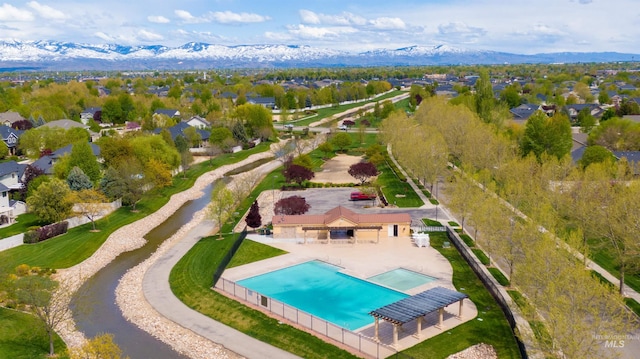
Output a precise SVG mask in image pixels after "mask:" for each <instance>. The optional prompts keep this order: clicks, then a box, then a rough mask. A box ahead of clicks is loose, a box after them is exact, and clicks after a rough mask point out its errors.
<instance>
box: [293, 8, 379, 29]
mask: <svg viewBox="0 0 640 359" xmlns="http://www.w3.org/2000/svg"><path fill="white" fill-rule="evenodd" d="M299 14H300V18H301V20H302V23H304V24H310V25H321V24H322V25H337V26H362V25H365V24H366V23H367V20H366V19H365V18H364V17H362V16H358V15H355V14H352V13H350V12H343V13H341V14H337V15H327V14H322V13H315V12H313V11H310V10H300V11H299Z"/></svg>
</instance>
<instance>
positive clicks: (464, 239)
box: [460, 234, 476, 248]
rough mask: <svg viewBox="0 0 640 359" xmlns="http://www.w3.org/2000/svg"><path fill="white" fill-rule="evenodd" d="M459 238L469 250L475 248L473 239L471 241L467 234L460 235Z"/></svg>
mask: <svg viewBox="0 0 640 359" xmlns="http://www.w3.org/2000/svg"><path fill="white" fill-rule="evenodd" d="M460 238H462V240H463V241H464V243H465V244H466V245H467V246H468V247H469V248H473V247H475V245H476V244H475V243H474V242H473V239H471V237H469V235H467V234H461V235H460Z"/></svg>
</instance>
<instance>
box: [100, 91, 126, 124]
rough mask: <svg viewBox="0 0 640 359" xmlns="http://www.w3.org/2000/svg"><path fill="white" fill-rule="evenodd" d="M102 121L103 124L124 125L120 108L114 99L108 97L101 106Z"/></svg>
mask: <svg viewBox="0 0 640 359" xmlns="http://www.w3.org/2000/svg"><path fill="white" fill-rule="evenodd" d="M102 121H103V122H105V123H124V121H123V118H122V107H121V106H120V102H119V101H118V99H117V98H115V97H109V98H108V99H107V100H106V101H105V102H104V104H103V105H102Z"/></svg>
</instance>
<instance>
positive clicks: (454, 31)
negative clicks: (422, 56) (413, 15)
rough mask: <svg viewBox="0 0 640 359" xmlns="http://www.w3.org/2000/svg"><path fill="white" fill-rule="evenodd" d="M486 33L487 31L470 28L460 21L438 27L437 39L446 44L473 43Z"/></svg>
mask: <svg viewBox="0 0 640 359" xmlns="http://www.w3.org/2000/svg"><path fill="white" fill-rule="evenodd" d="M486 33H487V30H485V29H483V28H480V27H472V26H469V25H467V24H465V23H463V22H460V21H456V22H450V23H448V24H441V25H439V26H438V34H439V38H440V39H442V40H445V41H447V42H448V43H467V44H468V43H475V42H476V41H477V40H478V39H479V38H481V37H483V36H485V35H486Z"/></svg>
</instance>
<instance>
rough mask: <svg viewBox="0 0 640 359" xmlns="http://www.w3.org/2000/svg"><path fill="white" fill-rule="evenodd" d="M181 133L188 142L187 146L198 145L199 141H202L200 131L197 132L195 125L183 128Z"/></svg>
mask: <svg viewBox="0 0 640 359" xmlns="http://www.w3.org/2000/svg"><path fill="white" fill-rule="evenodd" d="M183 133H184V137H185V139H186V140H187V142H188V143H189V147H192V148H193V147H199V146H200V142H202V135H200V132H198V130H197V129H196V128H195V127H191V126H189V127H187V128H185V129H184V131H183Z"/></svg>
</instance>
